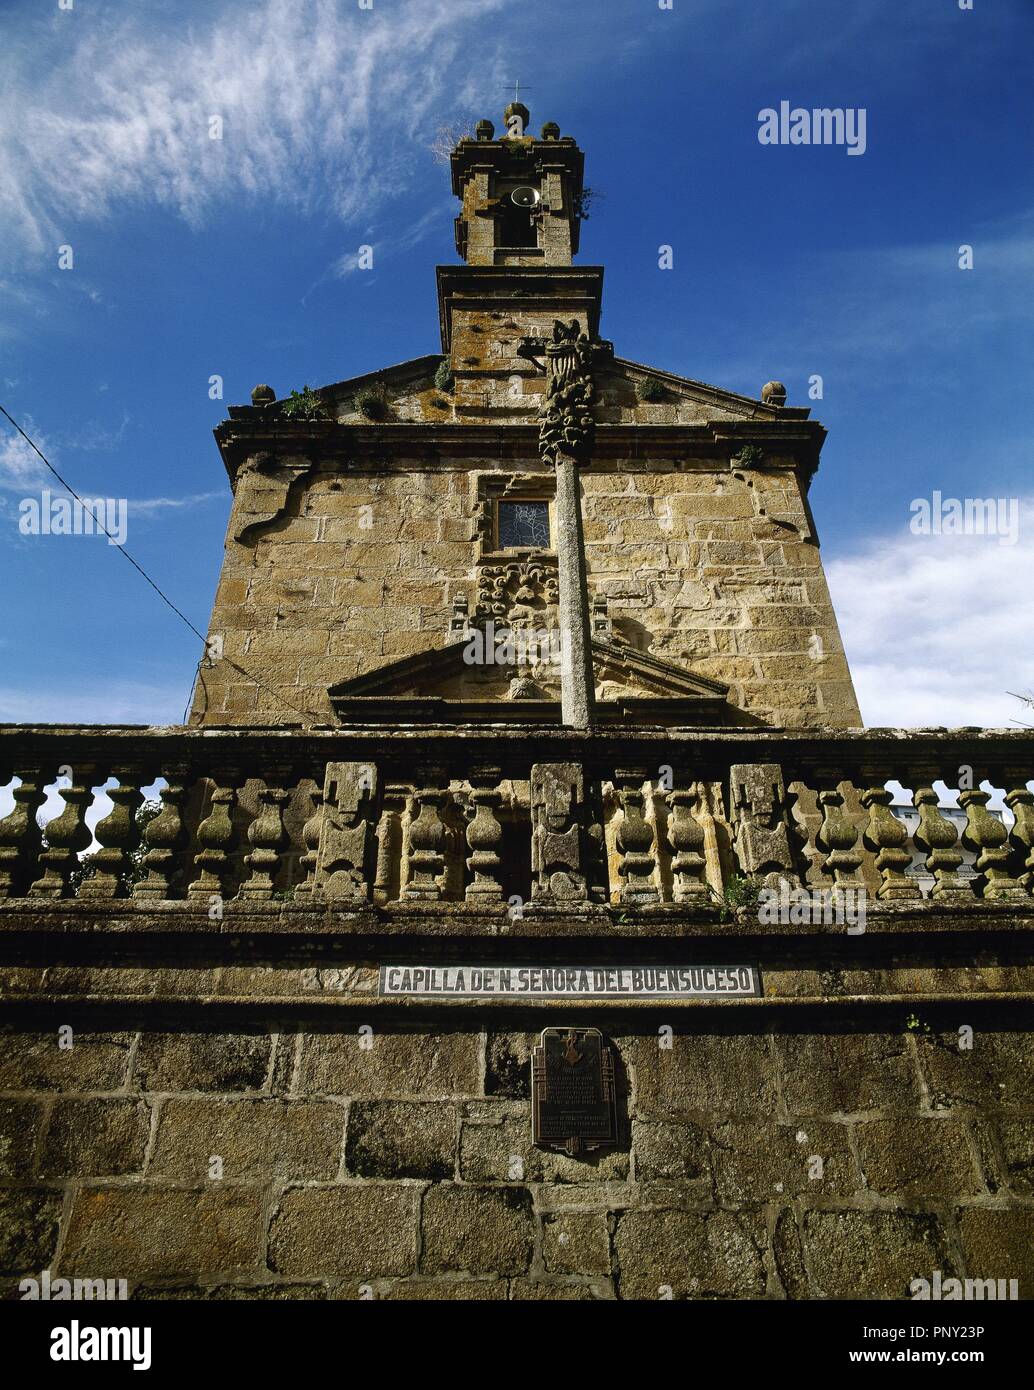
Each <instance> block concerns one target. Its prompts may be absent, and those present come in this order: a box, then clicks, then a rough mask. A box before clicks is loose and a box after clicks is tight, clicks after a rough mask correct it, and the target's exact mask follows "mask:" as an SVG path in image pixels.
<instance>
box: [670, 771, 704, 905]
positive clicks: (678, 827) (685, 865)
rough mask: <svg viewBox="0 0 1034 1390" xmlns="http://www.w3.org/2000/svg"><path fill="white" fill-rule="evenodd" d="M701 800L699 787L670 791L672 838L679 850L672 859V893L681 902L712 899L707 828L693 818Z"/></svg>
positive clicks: (673, 846) (672, 845) (675, 849)
mask: <svg viewBox="0 0 1034 1390" xmlns="http://www.w3.org/2000/svg"><path fill="white" fill-rule="evenodd" d="M698 800H699V796H698V792H697V788H696V786H695V785H694V786H693V787H691V788H690V789H689V790H688V791H670V792H668V839H669V840H670V841H671V847H672V849H673V850H674V851H675V853H674V854H673V855H672V860H671V877H672V892H673V894H674V898H675V901H676V902H677V903H688V902H706V901H707V900H708V898H709V894H708V891H707V876H706V870H707V861H706V859H705V858H704V828H703V826H702V825H699V824H698V823H697V821H696V818H695V817H694V815H693V810H694V808H695V807H696V805H697V802H698Z"/></svg>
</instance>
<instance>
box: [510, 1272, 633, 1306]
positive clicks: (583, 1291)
mask: <svg viewBox="0 0 1034 1390" xmlns="http://www.w3.org/2000/svg"><path fill="white" fill-rule="evenodd" d="M613 1297H614V1285H613V1283H612V1282H611V1280H609V1279H586V1280H577V1281H574V1280H563V1279H559V1278H558V1279H549V1278H547V1279H512V1280H511V1281H510V1298H511V1300H512V1301H513V1302H514V1303H556V1302H562V1303H574V1302H585V1301H589V1302H597V1301H599V1300H601V1299H612V1298H613Z"/></svg>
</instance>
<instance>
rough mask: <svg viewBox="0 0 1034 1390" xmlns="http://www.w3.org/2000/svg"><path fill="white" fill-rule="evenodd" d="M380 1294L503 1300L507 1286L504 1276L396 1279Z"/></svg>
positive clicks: (386, 1296) (429, 1300) (427, 1299)
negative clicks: (501, 1277) (498, 1277)
mask: <svg viewBox="0 0 1034 1390" xmlns="http://www.w3.org/2000/svg"><path fill="white" fill-rule="evenodd" d="M381 1297H382V1298H383V1299H384V1300H385V1301H387V1302H389V1303H397V1302H402V1301H406V1302H427V1303H440V1302H442V1301H443V1300H446V1301H449V1300H453V1299H456V1300H460V1301H462V1302H465V1303H484V1302H490V1301H499V1300H505V1299H506V1297H507V1287H506V1280H505V1279H423V1278H421V1279H400V1280H398V1282H397V1283H394V1284H392V1286H391V1288H390V1289H389V1290H388V1291H387V1292H386V1293H384V1294H382V1295H381Z"/></svg>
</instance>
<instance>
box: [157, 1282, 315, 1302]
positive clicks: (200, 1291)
mask: <svg viewBox="0 0 1034 1390" xmlns="http://www.w3.org/2000/svg"><path fill="white" fill-rule="evenodd" d="M132 1297H133V1298H141V1299H145V1300H147V1301H148V1302H150V1303H159V1302H163V1303H169V1302H175V1303H178V1302H181V1301H186V1302H191V1303H197V1302H208V1301H210V1300H213V1299H215V1300H218V1301H219V1302H225V1301H228V1302H231V1303H251V1302H263V1303H293V1302H296V1301H298V1300H303V1301H305V1302H310V1303H311V1302H318V1301H320V1300H321V1299H325V1298H326V1297H327V1290H326V1288H325V1286H324V1285H323V1284H214V1285H212V1286H211V1287H208V1288H204V1287H202V1286H201V1285H199V1284H175V1285H169V1286H160V1285H148V1284H138V1285H137V1286H136V1287H135V1288H134V1289H133V1291H132Z"/></svg>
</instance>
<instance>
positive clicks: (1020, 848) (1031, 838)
mask: <svg viewBox="0 0 1034 1390" xmlns="http://www.w3.org/2000/svg"><path fill="white" fill-rule="evenodd" d="M1005 785H1006V786H1008V785H1009V784H1008V782H1007V783H1006V784H1005ZM1005 804H1006V806H1008V808H1009V810H1010V811H1011V812H1012V813H1013V815H1014V816H1015V817H1016V820H1015V823H1014V824H1013V828H1012V836H1011V840H1012V843H1013V845H1014V846H1015V849H1014V854H1015V858H1016V877H1017V881H1018V882H1019V883H1021V884H1022V885H1023V887H1024V888H1026V890H1027V892H1028V893H1030V892H1034V792H1032V791H1028V789H1027V788H1026V786H1019V787H1016V788H1015V790H1013V791H1011V792H1009V794H1008V795H1007V796H1006V798H1005Z"/></svg>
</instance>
